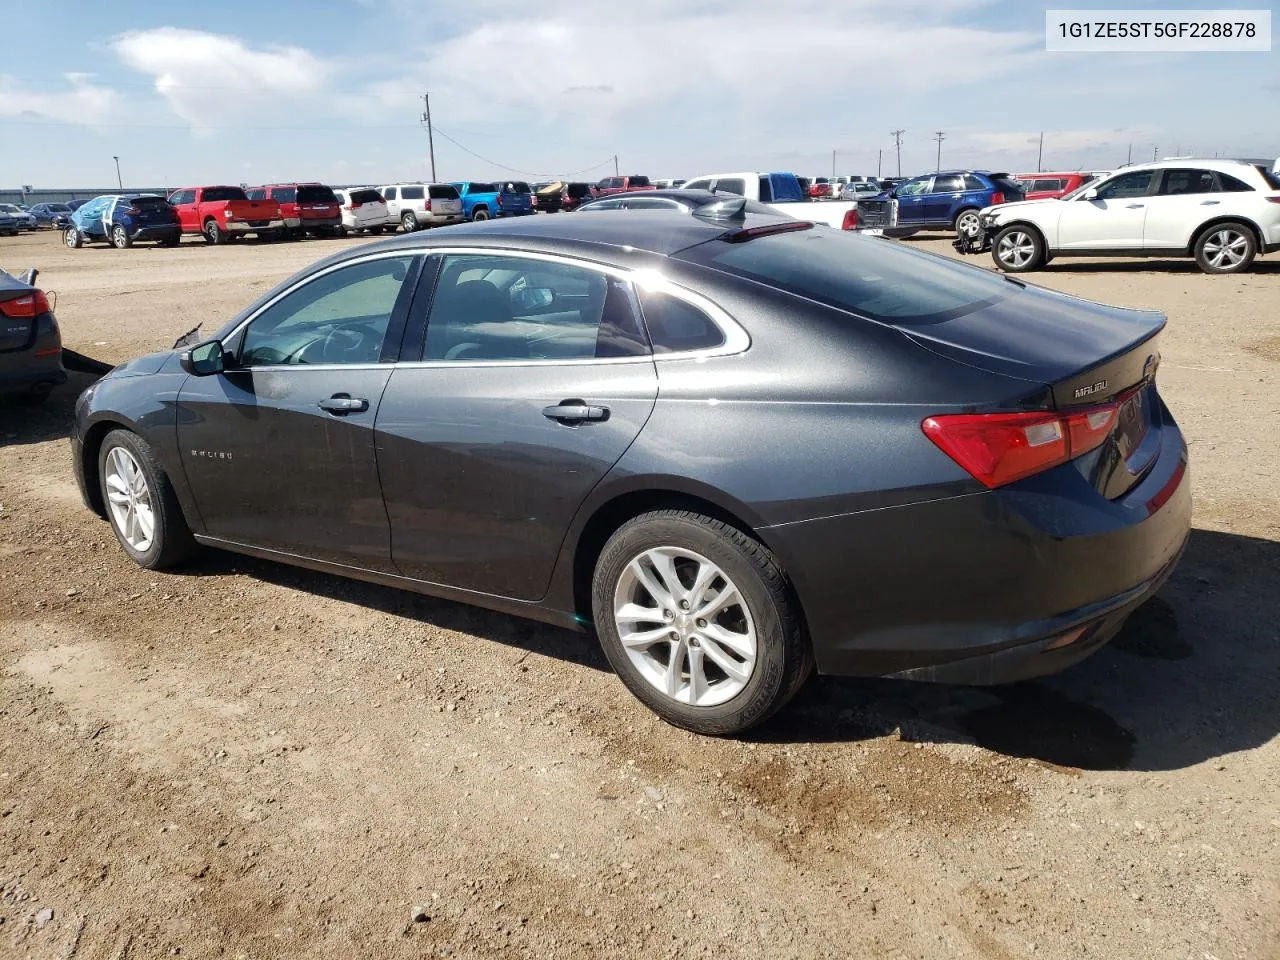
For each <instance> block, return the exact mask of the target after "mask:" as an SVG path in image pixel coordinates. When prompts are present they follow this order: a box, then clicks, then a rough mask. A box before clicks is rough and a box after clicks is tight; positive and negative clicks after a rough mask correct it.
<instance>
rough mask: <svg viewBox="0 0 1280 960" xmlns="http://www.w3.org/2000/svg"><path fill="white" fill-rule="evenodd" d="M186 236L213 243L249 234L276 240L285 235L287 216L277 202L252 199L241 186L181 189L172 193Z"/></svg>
mask: <svg viewBox="0 0 1280 960" xmlns="http://www.w3.org/2000/svg"><path fill="white" fill-rule="evenodd" d="M169 202H170V203H171V204H173V207H174V209H175V210H177V211H178V221H179V222H180V223H181V224H182V232H183V233H199V234H202V235H203V236H204V238H205V239H206V240H208V241H209V242H210V243H226V242H227V241H228V240H230V239H232V238H234V237H242V236H244V235H245V234H246V233H252V234H256V235H257V237H258V239H259V240H274V239H275V238H277V237H279V236H281V235H282V234H283V233H284V217H283V216H282V215H281V213H280V204H278V203H276V202H275V201H274V200H250V199H249V198H248V197H246V196H245V193H244V191H243V190H241V189H240V188H239V187H182V188H180V189H178V190H175V191H173V193H171V194H169Z"/></svg>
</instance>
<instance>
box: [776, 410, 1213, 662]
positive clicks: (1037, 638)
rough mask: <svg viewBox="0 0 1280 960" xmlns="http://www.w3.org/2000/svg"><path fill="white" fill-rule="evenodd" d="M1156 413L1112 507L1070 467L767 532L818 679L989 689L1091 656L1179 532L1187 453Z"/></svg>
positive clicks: (1158, 579)
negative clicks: (790, 585)
mask: <svg viewBox="0 0 1280 960" xmlns="http://www.w3.org/2000/svg"><path fill="white" fill-rule="evenodd" d="M1162 414H1163V418H1164V422H1163V423H1162V425H1161V426H1160V427H1159V429H1160V434H1161V436H1160V444H1161V446H1160V450H1161V452H1160V455H1159V456H1158V458H1157V459H1156V461H1155V463H1154V464H1153V466H1152V467H1151V469H1150V471H1149V472H1148V473H1147V475H1146V476H1145V477H1144V478H1143V479H1142V480H1141V481H1140V482H1139V483H1138V484H1137V485H1136V486H1135V487H1133V488H1132V489H1131V490H1129V491H1128V492H1127V493H1126V494H1125V495H1124V496H1122V497H1120V498H1119V499H1118V500H1115V501H1110V500H1107V499H1106V498H1104V497H1103V496H1102V495H1101V494H1099V493H1098V492H1097V490H1096V489H1094V487H1093V486H1092V485H1091V483H1090V482H1089V480H1088V479H1087V478H1086V477H1085V476H1084V475H1083V474H1082V473H1081V471H1080V470H1079V469H1078V468H1077V465H1076V464H1073V463H1068V464H1064V465H1062V466H1061V467H1057V468H1055V469H1053V470H1049V471H1046V472H1045V473H1043V474H1040V475H1038V476H1035V477H1031V478H1028V479H1027V480H1023V481H1019V482H1018V483H1014V484H1011V485H1009V486H1007V487H1002V488H1000V489H997V490H983V491H981V492H978V493H973V494H969V495H964V496H956V497H948V498H944V499H941V500H930V501H926V502H922V503H915V504H910V505H906V506H898V507H888V508H883V509H876V510H868V511H865V512H861V513H856V514H846V515H842V516H836V517H828V518H823V519H818V520H812V521H806V522H801V523H793V524H785V525H781V526H777V527H766V528H764V529H763V530H762V531H761V534H762V536H763V537H764V538H765V540H766V542H767V543H769V545H770V546H771V547H772V548H773V549H774V550H775V551H776V552H777V553H779V554H780V556H781V557H782V559H783V562H784V565H785V566H786V567H787V569H788V570H789V571H790V572H791V574H792V579H793V582H794V584H795V588H796V591H797V593H798V594H799V597H800V600H801V603H802V605H803V607H804V611H805V617H806V619H807V621H808V624H809V632H810V636H811V638H812V641H813V647H814V655H815V658H816V660H817V664H818V669H819V670H820V671H821V672H823V673H829V674H845V675H857V676H883V675H898V676H913V677H917V678H920V679H936V680H955V681H959V682H965V683H977V682H983V683H997V682H1004V681H1007V680H1016V679H1022V678H1024V677H1029V676H1036V675H1039V674H1042V673H1048V672H1052V671H1053V670H1056V669H1061V668H1062V667H1065V666H1069V665H1070V664H1071V663H1074V662H1075V661H1076V660H1079V659H1082V658H1083V657H1084V656H1087V655H1088V654H1089V653H1091V652H1092V651H1093V650H1095V649H1097V648H1098V647H1100V646H1102V645H1103V644H1104V643H1105V642H1106V641H1107V640H1108V639H1110V637H1111V636H1112V635H1114V633H1115V632H1116V630H1118V629H1119V627H1120V625H1121V623H1123V621H1124V618H1125V616H1127V615H1128V613H1129V612H1130V611H1131V610H1132V609H1133V608H1134V607H1136V606H1137V605H1139V604H1140V603H1142V601H1143V600H1145V599H1146V598H1147V597H1148V596H1149V595H1150V594H1151V593H1152V592H1153V591H1155V590H1156V589H1157V588H1158V587H1159V585H1160V583H1162V582H1163V580H1164V578H1165V577H1167V576H1168V575H1169V573H1170V572H1171V571H1172V569H1173V567H1174V565H1175V564H1176V562H1177V559H1178V557H1179V556H1180V554H1181V551H1182V549H1183V546H1184V544H1185V542H1186V539H1187V536H1188V533H1189V531H1190V525H1191V486H1190V482H1189V477H1188V474H1187V454H1186V445H1185V443H1184V442H1183V438H1182V434H1181V433H1180V432H1179V430H1178V428H1177V426H1176V425H1174V424H1173V422H1172V420H1171V419H1170V418H1169V417H1168V414H1167V412H1165V411H1162ZM1078 628H1084V629H1083V630H1081V631H1080V632H1079V633H1078V634H1077V635H1074V636H1071V635H1070V634H1072V632H1073V631H1076V630H1077V629H1078Z"/></svg>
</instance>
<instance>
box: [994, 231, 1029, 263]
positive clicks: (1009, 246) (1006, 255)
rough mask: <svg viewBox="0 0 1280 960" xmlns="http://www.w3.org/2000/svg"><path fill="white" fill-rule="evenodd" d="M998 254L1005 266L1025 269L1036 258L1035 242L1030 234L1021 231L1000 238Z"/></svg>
mask: <svg viewBox="0 0 1280 960" xmlns="http://www.w3.org/2000/svg"><path fill="white" fill-rule="evenodd" d="M996 253H997V254H998V256H999V257H1000V262H1001V263H1003V264H1007V265H1008V266H1011V267H1025V266H1026V265H1027V264H1028V263H1030V262H1031V258H1032V257H1033V256H1035V253H1036V245H1035V241H1033V240H1032V239H1031V236H1030V234H1026V233H1023V232H1022V231H1021V230H1018V231H1015V232H1014V233H1007V234H1005V235H1004V236H1003V237H1001V238H1000V246H999V247H998V248H997V250H996Z"/></svg>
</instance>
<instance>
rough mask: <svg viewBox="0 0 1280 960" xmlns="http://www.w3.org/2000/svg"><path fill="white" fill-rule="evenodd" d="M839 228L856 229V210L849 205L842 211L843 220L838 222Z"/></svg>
mask: <svg viewBox="0 0 1280 960" xmlns="http://www.w3.org/2000/svg"><path fill="white" fill-rule="evenodd" d="M840 229H841V230H857V229H858V211H857V210H856V209H854V208H853V207H850V208H849V209H848V210H846V211H845V212H844V220H843V221H841V223H840Z"/></svg>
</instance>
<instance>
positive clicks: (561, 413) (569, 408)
mask: <svg viewBox="0 0 1280 960" xmlns="http://www.w3.org/2000/svg"><path fill="white" fill-rule="evenodd" d="M542 415H543V416H544V417H546V418H547V419H548V420H555V421H556V422H558V423H564V424H571V423H581V422H582V421H584V420H608V419H609V408H608V407H593V406H590V405H589V404H588V403H587V402H586V401H585V400H561V401H560V402H559V403H557V404H555V405H554V406H550V407H543V408H542Z"/></svg>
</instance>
